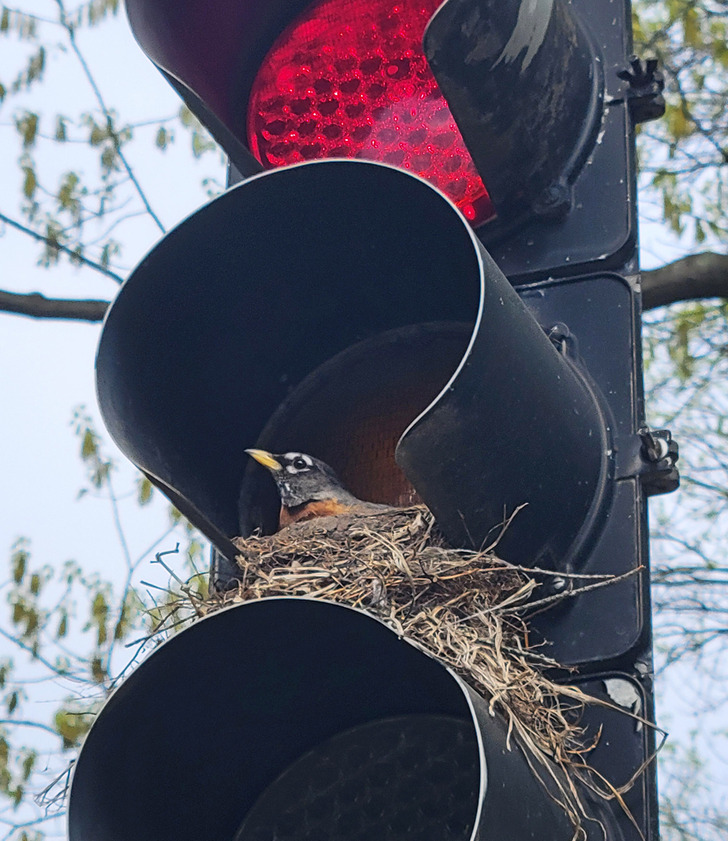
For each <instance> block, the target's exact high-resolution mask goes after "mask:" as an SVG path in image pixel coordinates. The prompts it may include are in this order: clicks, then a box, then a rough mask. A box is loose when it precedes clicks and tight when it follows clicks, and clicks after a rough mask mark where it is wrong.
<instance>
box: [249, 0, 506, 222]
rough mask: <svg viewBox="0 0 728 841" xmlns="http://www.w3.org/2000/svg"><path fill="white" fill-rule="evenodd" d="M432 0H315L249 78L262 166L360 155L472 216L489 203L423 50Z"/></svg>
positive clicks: (489, 210)
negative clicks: (419, 180) (425, 184)
mask: <svg viewBox="0 0 728 841" xmlns="http://www.w3.org/2000/svg"><path fill="white" fill-rule="evenodd" d="M439 5H440V0H416V2H413V1H412V0H409V2H408V0H403V2H400V3H393V2H392V0H355V2H352V0H323V2H320V3H315V4H314V5H312V6H310V7H309V8H308V9H306V10H305V12H304V13H303V14H302V15H300V16H299V17H298V18H296V19H295V20H294V21H293V22H292V23H291V24H290V26H289V27H288V28H287V29H286V30H285V31H284V32H283V33H282V34H281V36H280V37H279V38H278V40H277V41H276V42H275V44H274V45H273V47H272V48H271V50H270V52H269V53H268V55H267V57H266V59H265V61H264V63H263V65H262V66H261V68H260V71H259V73H258V75H257V77H256V80H255V83H254V85H253V88H252V91H251V96H250V102H249V107H248V140H249V143H250V148H251V150H252V152H253V154H254V155H255V156H256V157H257V158H258V160H259V161H260V162H261V163H262V164H263V165H264V166H266V167H268V168H273V167H279V166H288V165H290V164H294V163H299V162H301V161H307V160H312V159H316V158H365V159H367V160H372V161H381V162H383V163H388V164H391V165H393V166H397V167H401V168H402V169H406V170H409V171H410V172H413V173H415V174H416V175H420V176H422V177H423V178H425V179H427V180H428V181H430V182H431V183H433V184H435V185H436V186H437V187H438V188H439V189H441V190H442V191H443V192H444V193H445V194H446V195H447V196H448V197H449V198H450V199H451V200H452V201H453V202H455V204H456V205H457V206H458V207H459V208H460V210H461V211H462V213H463V214H464V215H465V217H466V218H467V219H468V220H469V221H470V222H471V224H472V225H474V226H477V225H480V224H482V223H483V222H486V221H487V220H489V219H491V218H493V216H494V215H495V211H494V209H493V205H492V203H491V201H490V198H489V197H488V193H487V192H486V189H485V187H484V185H483V182H482V180H481V178H480V176H479V175H478V172H477V170H476V169H475V165H474V163H473V161H472V158H471V157H470V153H469V152H468V150H467V148H466V146H465V143H464V141H463V139H462V136H461V135H460V131H459V130H458V127H457V125H456V123H455V120H454V118H453V116H452V114H451V112H450V109H449V108H448V106H447V103H446V102H445V100H444V98H443V96H442V94H441V93H440V90H439V88H438V86H437V82H436V81H435V78H434V76H433V75H432V73H431V71H430V68H429V66H428V64H427V61H426V59H425V56H424V53H423V49H422V36H423V33H424V30H425V26H426V25H427V23H428V21H429V19H430V18H431V17H432V15H433V13H434V12H435V10H436V9H437V7H438V6H439Z"/></svg>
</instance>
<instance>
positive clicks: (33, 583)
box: [30, 572, 40, 596]
mask: <svg viewBox="0 0 728 841" xmlns="http://www.w3.org/2000/svg"><path fill="white" fill-rule="evenodd" d="M30 592H31V593H32V594H33V595H34V596H37V595H38V593H40V575H38V573H37V572H34V573H33V574H32V575H31V576H30Z"/></svg>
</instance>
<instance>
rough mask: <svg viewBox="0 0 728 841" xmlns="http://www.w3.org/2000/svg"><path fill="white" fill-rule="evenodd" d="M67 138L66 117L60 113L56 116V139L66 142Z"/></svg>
mask: <svg viewBox="0 0 728 841" xmlns="http://www.w3.org/2000/svg"><path fill="white" fill-rule="evenodd" d="M67 139H68V138H67V135H66V118H65V117H61V116H60V114H59V115H58V117H56V140H57V141H58V142H59V143H64V142H65V141H66V140H67Z"/></svg>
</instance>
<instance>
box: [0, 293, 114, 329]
mask: <svg viewBox="0 0 728 841" xmlns="http://www.w3.org/2000/svg"><path fill="white" fill-rule="evenodd" d="M108 307H109V302H108V301H100V300H95V299H87V300H74V299H72V298H46V297H45V296H44V295H41V294H40V292H31V293H30V294H19V293H17V292H6V291H5V290H2V289H0V312H12V313H16V314H17V315H27V316H30V317H31V318H61V319H67V320H74V321H102V320H103V317H104V315H105V313H106V310H107V309H108Z"/></svg>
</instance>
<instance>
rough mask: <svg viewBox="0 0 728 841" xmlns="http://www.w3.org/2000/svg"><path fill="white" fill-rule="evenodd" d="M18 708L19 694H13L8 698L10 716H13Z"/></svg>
mask: <svg viewBox="0 0 728 841" xmlns="http://www.w3.org/2000/svg"><path fill="white" fill-rule="evenodd" d="M17 707H18V693H17V692H11V693H10V696H9V698H8V715H12V714H13V713H14V712H15V710H16V709H17Z"/></svg>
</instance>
